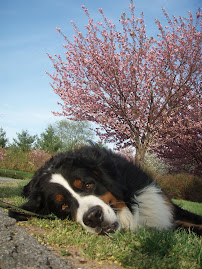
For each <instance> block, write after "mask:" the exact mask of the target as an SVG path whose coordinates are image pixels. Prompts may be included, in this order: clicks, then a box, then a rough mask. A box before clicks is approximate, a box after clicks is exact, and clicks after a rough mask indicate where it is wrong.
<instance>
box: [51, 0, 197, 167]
mask: <svg viewBox="0 0 202 269" xmlns="http://www.w3.org/2000/svg"><path fill="white" fill-rule="evenodd" d="M82 7H83V9H84V12H85V14H86V15H87V17H88V25H87V26H86V33H85V35H84V34H82V33H81V32H80V31H79V29H78V28H77V26H76V25H75V24H74V23H72V24H73V26H74V31H75V35H74V40H73V42H70V40H69V39H68V38H67V37H66V36H65V35H64V34H62V32H61V30H60V29H57V30H58V32H59V33H60V34H62V35H63V36H64V39H65V42H66V44H65V45H64V48H65V60H62V57H61V56H60V55H55V56H54V57H52V56H51V55H49V57H50V59H51V60H52V62H53V65H54V68H55V70H56V73H55V74H49V75H50V77H51V78H52V79H53V83H52V87H53V89H54V91H55V93H56V94H58V95H59V96H60V98H61V100H62V103H61V106H62V109H63V112H62V113H61V114H62V115H64V116H66V117H67V118H69V119H73V120H88V121H91V122H94V123H97V124H98V125H99V128H98V129H97V134H98V135H99V136H100V138H102V139H103V142H113V143H116V145H117V147H122V148H123V147H127V146H129V145H130V146H134V147H135V148H136V162H137V163H141V162H143V161H144V156H145V152H146V151H147V150H148V148H149V146H150V145H152V144H153V143H154V142H155V143H156V142H157V141H158V138H159V137H160V135H161V133H162V132H165V130H166V129H168V128H169V131H172V130H173V131H175V130H176V129H175V126H174V125H172V127H171V126H169V125H168V123H170V122H171V121H172V120H174V119H176V117H181V115H183V114H184V112H185V111H188V108H189V106H190V105H191V104H192V103H194V102H195V101H196V100H197V98H198V95H199V89H200V77H199V76H200V73H201V32H200V31H199V30H198V28H199V21H200V18H201V14H200V13H197V14H196V18H195V19H194V18H193V16H192V14H191V13H189V17H188V18H181V17H180V18H175V17H173V18H172V19H170V18H169V17H168V15H167V13H166V12H165V11H164V10H163V12H164V15H165V17H166V19H167V22H168V25H167V26H166V27H163V26H162V24H161V23H160V22H159V21H158V20H156V25H157V27H158V30H159V34H158V36H157V37H156V38H154V37H147V36H146V28H145V23H144V17H143V14H141V17H140V18H139V17H137V18H136V17H135V14H134V12H135V7H134V5H133V1H132V0H131V4H130V6H129V9H130V16H129V17H127V16H126V13H123V14H122V16H121V19H120V21H119V22H120V25H121V27H122V30H121V31H119V30H117V28H116V26H115V25H114V24H113V23H112V22H111V20H107V18H106V17H105V16H104V13H103V11H102V9H99V11H100V13H101V15H102V18H103V22H94V20H93V19H92V18H91V17H90V15H89V13H88V10H87V9H86V8H85V7H84V6H82ZM56 114H59V113H56ZM189 117H190V116H189V115H188V118H189ZM170 128H171V129H172V130H171V129H170Z"/></svg>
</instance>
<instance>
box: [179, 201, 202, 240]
mask: <svg viewBox="0 0 202 269" xmlns="http://www.w3.org/2000/svg"><path fill="white" fill-rule="evenodd" d="M174 210H175V220H176V228H183V229H186V230H191V231H193V232H194V233H196V234H197V235H199V236H202V216H199V215H196V214H194V213H191V212H189V211H187V210H184V209H182V208H181V207H180V206H178V205H174Z"/></svg>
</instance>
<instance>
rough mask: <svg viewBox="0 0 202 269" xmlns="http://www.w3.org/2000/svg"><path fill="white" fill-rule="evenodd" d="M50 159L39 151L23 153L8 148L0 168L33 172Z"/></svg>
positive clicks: (48, 155) (46, 154)
mask: <svg viewBox="0 0 202 269" xmlns="http://www.w3.org/2000/svg"><path fill="white" fill-rule="evenodd" d="M50 157H51V155H50V154H48V153H46V152H44V151H40V150H31V151H27V152H25V151H23V150H19V149H18V150H17V149H16V148H8V149H7V150H6V156H4V159H3V161H0V168H2V169H9V170H17V171H25V172H35V171H36V170H37V169H38V168H39V167H41V166H42V165H44V163H45V161H46V160H48V159H49V158H50Z"/></svg>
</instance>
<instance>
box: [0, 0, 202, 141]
mask: <svg viewBox="0 0 202 269" xmlns="http://www.w3.org/2000/svg"><path fill="white" fill-rule="evenodd" d="M134 3H135V6H136V16H139V14H140V12H141V11H143V12H144V16H145V21H146V25H147V33H149V34H155V32H156V26H155V23H154V20H155V18H158V19H159V20H160V21H163V20H164V17H163V15H162V11H161V8H162V7H164V8H166V11H167V13H168V14H169V15H170V16H171V15H175V16H187V13H188V11H191V12H192V13H194V14H195V13H196V12H197V10H198V8H199V7H201V1H200V0H152V1H151V0H136V1H134ZM83 4H84V5H85V6H86V7H87V8H88V10H89V12H90V14H91V17H93V18H95V19H98V20H99V19H100V16H99V12H98V9H99V8H100V7H101V8H102V9H103V11H104V13H105V15H106V16H107V18H108V19H112V21H113V22H114V23H117V22H118V20H119V18H120V15H121V14H122V12H123V11H128V4H129V0H0V25H1V28H0V127H2V128H3V129H4V130H5V131H6V134H7V137H8V138H9V141H10V142H12V138H15V137H16V132H18V133H19V132H21V131H22V130H25V129H27V130H28V131H29V133H30V134H32V135H33V134H40V133H41V132H43V131H44V130H45V128H46V127H47V125H48V124H50V123H54V122H55V121H57V120H60V119H62V118H61V117H55V116H53V114H52V113H51V111H60V107H59V106H58V105H57V101H59V97H58V96H57V95H56V94H55V93H54V92H53V90H52V88H51V86H50V85H49V83H50V82H51V80H50V78H49V77H48V76H47V75H46V74H45V71H48V72H50V73H53V72H54V69H53V68H52V64H51V62H50V60H49V58H48V57H47V55H46V53H49V54H51V55H53V54H58V53H59V54H62V52H63V50H62V44H63V43H64V42H63V39H62V37H61V36H60V35H59V34H58V33H57V31H56V30H55V28H56V27H59V28H61V29H62V31H63V33H65V34H66V36H67V37H68V38H69V39H71V37H72V36H73V34H74V32H73V29H72V26H71V23H70V21H71V20H73V21H74V22H75V23H76V24H77V25H78V26H79V28H81V29H82V27H83V26H84V25H86V24H87V18H86V16H85V15H84V13H83V10H82V8H81V5H83Z"/></svg>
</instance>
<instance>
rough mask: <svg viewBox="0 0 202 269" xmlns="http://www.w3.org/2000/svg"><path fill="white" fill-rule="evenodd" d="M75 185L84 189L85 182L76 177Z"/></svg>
mask: <svg viewBox="0 0 202 269" xmlns="http://www.w3.org/2000/svg"><path fill="white" fill-rule="evenodd" d="M73 186H74V187H75V188H77V189H82V186H83V183H82V181H81V179H75V180H74V182H73Z"/></svg>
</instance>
